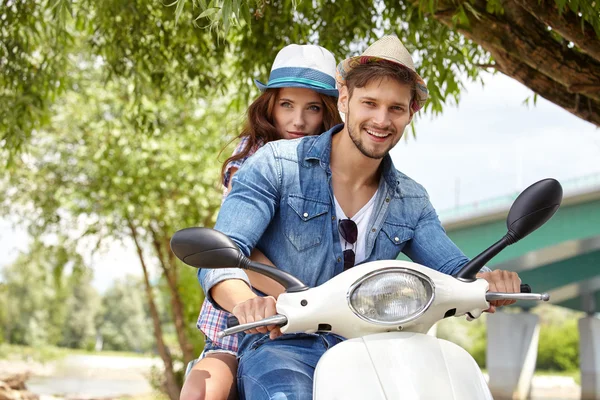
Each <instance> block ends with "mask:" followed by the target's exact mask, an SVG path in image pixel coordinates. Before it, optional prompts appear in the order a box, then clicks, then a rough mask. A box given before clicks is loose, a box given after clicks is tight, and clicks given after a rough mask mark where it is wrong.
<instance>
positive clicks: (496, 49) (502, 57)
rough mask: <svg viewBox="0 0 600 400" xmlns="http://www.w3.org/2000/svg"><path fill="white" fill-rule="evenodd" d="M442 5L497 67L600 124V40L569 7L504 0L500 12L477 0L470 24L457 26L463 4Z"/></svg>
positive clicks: (445, 17)
mask: <svg viewBox="0 0 600 400" xmlns="http://www.w3.org/2000/svg"><path fill="white" fill-rule="evenodd" d="M436 4H437V6H436V11H435V12H434V14H433V17H434V18H435V19H437V20H438V21H440V22H442V23H443V24H445V25H447V26H449V27H450V28H451V29H454V30H457V31H459V32H460V33H461V34H463V35H464V36H465V37H466V38H468V39H470V40H472V41H473V42H475V43H477V44H479V45H480V46H481V47H483V48H484V49H485V50H487V51H489V52H490V54H491V55H492V57H493V58H494V60H495V62H496V64H495V65H494V67H495V68H496V69H497V70H499V71H500V72H502V73H504V74H506V75H508V76H510V77H512V78H514V79H516V80H518V81H519V82H521V83H523V84H524V85H525V86H527V87H529V88H530V89H532V90H533V91H534V92H536V93H538V94H539V95H540V96H542V97H544V98H545V99H547V100H549V101H551V102H553V103H555V104H557V105H558V106H560V107H562V108H564V109H565V110H567V111H569V112H570V113H572V114H574V115H576V116H577V117H579V118H581V119H584V120H586V121H588V122H591V123H593V124H595V125H597V126H600V56H599V54H600V53H599V51H600V44H599V43H600V42H599V40H598V38H597V36H596V35H595V33H594V30H593V28H592V27H591V26H589V24H587V23H585V22H584V21H583V20H582V19H581V18H580V17H578V16H576V15H575V14H574V13H573V12H572V11H570V10H569V9H568V7H567V8H566V9H565V10H564V13H563V14H562V16H561V15H559V12H558V10H557V9H556V5H555V2H554V1H553V0H551V1H543V0H542V1H537V0H535V1H529V0H504V1H503V2H502V5H503V8H504V13H503V14H501V15H498V14H491V13H489V12H488V11H487V10H486V5H487V0H477V1H475V2H469V4H470V5H469V7H466V8H465V9H470V10H472V11H466V12H467V14H468V16H469V25H468V26H456V25H455V23H454V22H453V20H452V16H453V15H454V14H455V13H456V12H457V10H458V7H460V6H461V4H462V2H461V1H459V2H450V1H447V0H446V1H444V0H441V1H439V2H437V3H436ZM469 12H470V14H469ZM548 26H551V27H552V29H553V33H554V34H555V36H556V35H561V37H562V38H564V39H560V38H557V37H555V36H553V35H552V33H551V32H550V31H549V30H548ZM568 41H571V42H572V43H574V44H575V45H576V46H574V47H573V48H572V47H570V46H569V43H568Z"/></svg>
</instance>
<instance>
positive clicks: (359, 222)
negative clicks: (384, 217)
mask: <svg viewBox="0 0 600 400" xmlns="http://www.w3.org/2000/svg"><path fill="white" fill-rule="evenodd" d="M378 191H379V190H377V191H376V192H375V194H374V195H373V197H371V200H369V201H368V202H367V204H365V205H364V206H363V208H361V209H360V210H358V212H357V213H356V214H354V216H353V217H352V218H350V219H351V220H352V221H354V223H355V224H356V227H357V228H358V238H357V239H356V243H355V244H354V247H352V245H351V244H349V243H346V241H345V240H344V238H343V237H342V235H340V243H341V245H342V251H344V250H347V249H354V254H355V261H354V264H358V263H360V262H362V261H363V260H364V259H365V258H367V256H366V255H365V252H366V245H367V233H368V231H369V221H370V220H371V215H372V214H373V208H374V206H375V198H376V197H377V192H378ZM333 200H334V202H335V212H336V215H337V217H338V222H339V220H340V219H347V218H348V217H347V216H346V214H344V210H342V207H340V204H339V203H338V201H337V199H336V198H335V196H333ZM338 234H339V230H338Z"/></svg>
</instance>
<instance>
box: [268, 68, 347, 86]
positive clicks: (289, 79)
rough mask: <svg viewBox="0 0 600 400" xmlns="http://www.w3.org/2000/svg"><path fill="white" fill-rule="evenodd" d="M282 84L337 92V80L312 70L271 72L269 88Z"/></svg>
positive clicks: (277, 70)
mask: <svg viewBox="0 0 600 400" xmlns="http://www.w3.org/2000/svg"><path fill="white" fill-rule="evenodd" d="M281 83H300V84H306V85H309V86H314V87H318V88H321V89H326V90H335V78H334V77H332V76H330V75H327V74H325V73H323V72H321V71H317V70H314V69H311V68H297V67H285V68H277V69H275V70H273V71H271V75H270V76H269V82H268V83H267V87H269V86H272V85H278V84H281Z"/></svg>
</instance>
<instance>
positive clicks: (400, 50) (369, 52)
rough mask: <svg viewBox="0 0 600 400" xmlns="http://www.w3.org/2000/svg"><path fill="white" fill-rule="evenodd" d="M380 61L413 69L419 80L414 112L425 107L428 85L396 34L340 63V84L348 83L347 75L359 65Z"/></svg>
mask: <svg viewBox="0 0 600 400" xmlns="http://www.w3.org/2000/svg"><path fill="white" fill-rule="evenodd" d="M380 61H387V62H392V63H395V64H399V65H401V66H403V67H405V68H407V69H409V70H410V71H412V73H413V74H414V75H415V77H416V78H417V81H416V94H415V99H414V101H413V104H411V108H412V110H413V112H417V111H419V110H420V109H421V108H423V106H424V105H425V102H426V101H427V96H428V91H427V85H426V84H425V81H424V80H423V78H421V76H419V74H417V71H416V70H415V64H414V62H413V59H412V57H411V56H410V53H409V52H408V50H406V47H404V45H403V44H402V42H401V41H400V39H398V38H397V37H396V36H384V37H382V38H381V39H379V40H378V41H376V42H375V43H373V44H372V45H371V46H369V48H367V49H366V50H365V51H364V53H362V54H361V55H360V56H356V57H350V58H347V59H345V60H344V61H342V62H341V63H339V64H338V66H337V74H336V80H337V82H338V85H344V84H345V83H346V76H348V73H349V72H350V71H351V70H352V69H353V68H355V67H356V66H357V65H361V64H369V63H372V62H380Z"/></svg>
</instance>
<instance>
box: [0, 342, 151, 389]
mask: <svg viewBox="0 0 600 400" xmlns="http://www.w3.org/2000/svg"><path fill="white" fill-rule="evenodd" d="M1 355H2V356H3V359H0V376H11V375H12V376H15V375H19V374H25V375H28V376H29V378H28V379H27V381H26V384H25V385H26V388H27V390H28V391H29V392H31V393H34V394H35V395H38V396H40V397H39V398H40V399H41V400H54V399H68V400H91V399H94V400H96V399H102V400H108V399H136V400H145V399H148V400H149V399H157V398H160V394H159V393H156V392H155V391H154V389H153V388H152V386H151V385H150V383H149V382H150V376H151V373H152V370H153V369H156V368H161V366H162V362H161V360H160V359H159V358H157V357H147V356H139V355H136V354H131V353H124V354H123V355H121V354H119V353H115V352H107V353H102V352H96V353H89V352H83V351H71V350H69V349H58V348H45V349H32V348H27V347H19V346H10V349H8V350H7V346H6V345H4V346H3V353H2V354H1Z"/></svg>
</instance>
